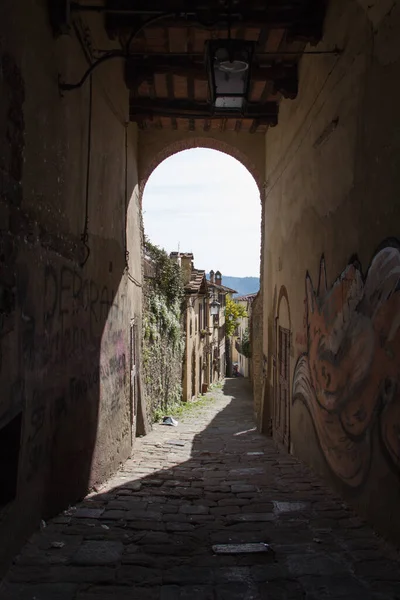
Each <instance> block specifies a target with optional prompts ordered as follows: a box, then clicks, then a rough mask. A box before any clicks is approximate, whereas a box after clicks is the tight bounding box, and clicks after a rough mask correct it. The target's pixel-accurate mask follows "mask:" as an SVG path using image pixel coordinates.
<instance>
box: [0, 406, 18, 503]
mask: <svg viewBox="0 0 400 600" xmlns="http://www.w3.org/2000/svg"><path fill="white" fill-rule="evenodd" d="M21 427H22V413H20V414H19V415H17V416H16V417H14V419H12V420H11V421H10V422H9V423H7V425H5V426H4V427H3V428H2V429H0V472H1V485H0V507H2V506H5V505H6V504H8V503H9V502H11V501H12V500H14V498H15V497H16V495H17V481H18V461H19V450H20V443H21Z"/></svg>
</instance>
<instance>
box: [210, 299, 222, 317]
mask: <svg viewBox="0 0 400 600" xmlns="http://www.w3.org/2000/svg"><path fill="white" fill-rule="evenodd" d="M220 308H221V305H220V303H219V302H218V301H217V300H215V298H214V299H213V301H212V302H211V304H210V313H211V315H212V316H217V315H219V311H220Z"/></svg>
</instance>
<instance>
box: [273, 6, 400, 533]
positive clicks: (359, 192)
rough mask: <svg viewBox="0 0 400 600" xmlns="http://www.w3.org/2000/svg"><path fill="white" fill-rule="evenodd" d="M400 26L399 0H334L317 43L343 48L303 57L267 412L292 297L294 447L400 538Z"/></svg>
mask: <svg viewBox="0 0 400 600" xmlns="http://www.w3.org/2000/svg"><path fill="white" fill-rule="evenodd" d="M384 6H386V8H385V9H384ZM399 23H400V6H399V3H398V2H375V3H374V2H368V3H366V2H362V1H361V0H359V1H356V0H352V1H349V0H335V1H332V2H331V3H330V5H329V10H328V15H327V20H326V25H325V35H324V39H323V41H322V43H321V44H320V45H319V47H317V49H329V48H333V47H335V46H338V47H339V48H344V53H343V54H342V55H340V56H334V55H318V56H304V57H303V59H302V62H301V68H300V89H299V96H298V98H297V99H296V100H295V101H284V102H282V104H281V108H280V115H279V125H278V127H276V128H275V129H273V130H270V131H269V132H268V134H267V136H266V165H267V177H266V179H267V186H266V192H265V206H264V214H265V229H264V239H265V247H264V252H263V297H264V300H263V304H264V324H265V328H264V344H263V345H264V353H265V354H266V355H267V359H268V360H267V389H266V396H267V400H266V403H265V406H264V413H265V414H266V413H268V412H269V418H270V419H273V416H274V415H273V414H272V409H273V406H274V399H276V397H277V396H276V395H277V389H278V388H277V373H278V372H279V365H278V364H277V363H278V362H279V360H278V348H277V338H276V331H277V325H278V324H279V319H280V318H281V317H280V314H278V311H279V306H282V304H280V301H279V299H280V298H283V297H284V298H285V302H287V309H285V310H286V313H287V314H288V315H289V316H285V317H284V320H285V323H286V324H284V325H282V326H283V327H286V326H289V327H290V332H291V337H290V351H289V362H290V396H289V408H290V431H289V440H290V447H291V450H292V452H294V453H295V454H296V455H298V456H299V457H300V458H302V459H304V460H305V461H306V462H308V463H309V464H311V465H312V466H313V467H314V468H315V469H316V470H317V471H318V472H319V473H321V474H322V475H323V476H324V477H326V478H327V479H328V480H329V481H330V483H331V484H332V485H334V486H335V487H336V488H337V489H339V490H340V492H341V493H342V494H343V495H344V496H345V497H346V498H347V499H348V500H349V501H351V502H352V503H353V504H354V505H355V506H356V507H357V508H358V510H359V511H360V512H361V513H362V514H364V515H366V516H367V517H368V518H369V519H370V520H371V521H372V522H374V523H375V525H376V526H377V527H378V528H379V529H380V530H381V531H383V532H385V533H386V534H388V535H390V536H391V537H392V538H394V539H396V540H397V541H399V540H400V521H399V519H398V518H397V513H398V503H399V500H400V486H399V467H400V447H399V441H398V439H399V438H398V434H399V431H400V395H399V390H400V381H399V373H400V349H399V339H400V332H399V330H398V324H399V314H400V301H399V298H400V297H399V292H398V283H399V265H400V258H399V257H400V254H399V250H398V242H397V241H396V240H395V239H394V238H397V239H398V238H399V236H400V234H399V229H398V223H399V218H400V203H399V200H398V199H399V194H400V169H399V156H400V154H399V146H400V130H399V127H398V122H399V119H398V101H397V98H398V96H399V92H400V79H399V76H398V75H399V69H400V41H399V37H398V27H399ZM389 238H392V239H391V240H390V239H389ZM322 256H324V261H323V262H321V257H322ZM307 273H308V277H307ZM286 313H285V314H286ZM277 319H278V321H277Z"/></svg>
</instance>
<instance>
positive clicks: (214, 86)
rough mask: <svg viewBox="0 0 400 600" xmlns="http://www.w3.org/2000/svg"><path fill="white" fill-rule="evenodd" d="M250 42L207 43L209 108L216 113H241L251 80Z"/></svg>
mask: <svg viewBox="0 0 400 600" xmlns="http://www.w3.org/2000/svg"><path fill="white" fill-rule="evenodd" d="M253 52H254V42H249V41H247V40H236V39H235V40H232V39H229V38H228V39H225V40H224V39H222V40H210V41H209V42H208V43H207V71H208V77H209V85H210V95H211V102H212V105H213V107H214V108H215V109H216V110H218V111H227V112H239V113H242V112H244V110H245V107H246V103H247V100H248V93H249V87H250V77H251V73H250V70H251V61H252V57H253Z"/></svg>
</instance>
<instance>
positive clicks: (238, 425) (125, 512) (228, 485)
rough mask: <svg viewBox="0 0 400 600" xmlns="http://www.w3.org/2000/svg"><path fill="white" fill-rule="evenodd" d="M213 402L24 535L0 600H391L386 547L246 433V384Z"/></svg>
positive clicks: (310, 478)
mask: <svg viewBox="0 0 400 600" xmlns="http://www.w3.org/2000/svg"><path fill="white" fill-rule="evenodd" d="M210 395H212V396H213V397H214V399H215V400H214V402H213V403H211V404H210V405H208V406H207V407H206V408H204V409H202V412H195V413H192V414H191V415H190V416H186V417H185V418H184V419H183V421H182V422H180V423H179V426H178V427H177V428H175V427H171V428H169V427H166V426H162V425H156V426H155V427H154V429H153V431H152V432H151V433H150V434H149V435H148V436H147V437H146V438H142V439H140V440H137V443H136V446H135V449H134V453H133V456H132V458H130V459H129V460H128V461H127V462H126V463H125V464H124V466H123V467H122V468H121V469H120V471H119V472H118V473H116V474H115V476H114V477H112V478H111V479H110V480H109V481H108V482H107V483H106V484H105V485H104V486H103V487H102V488H101V489H100V490H98V491H97V492H95V493H91V494H90V495H89V496H88V497H87V498H86V499H85V500H84V501H83V502H81V503H80V504H79V505H78V506H76V507H71V508H70V509H69V510H67V511H65V513H63V514H61V515H59V516H58V517H56V518H54V519H53V520H51V521H50V522H49V523H48V524H47V527H46V528H45V529H44V530H43V531H39V532H37V533H36V534H35V535H33V536H32V538H31V540H30V541H29V542H28V543H27V544H26V546H25V547H24V548H23V549H22V551H21V553H20V554H19V556H17V557H16V558H15V560H14V564H13V566H12V568H11V569H10V571H9V573H8V574H7V575H6V577H5V579H4V581H3V583H2V584H1V586H0V600H136V599H137V600H236V599H238V600H239V599H240V600H262V599H267V600H271V599H272V600H290V599H299V598H304V599H307V600H334V599H337V600H343V599H348V600H361V599H362V600H396V599H398V600H400V564H399V561H398V555H397V553H396V551H395V550H394V549H393V548H391V547H390V546H389V545H388V544H386V543H385V542H384V541H383V540H382V539H380V538H379V537H378V536H377V535H375V534H374V532H373V531H372V529H371V528H370V527H369V526H368V525H366V524H365V523H363V522H362V521H361V520H360V519H359V518H357V517H356V516H355V515H354V514H353V513H352V512H351V511H350V510H349V509H348V508H347V507H346V506H345V505H344V503H343V502H342V501H341V499H340V498H338V497H337V496H335V495H334V494H333V493H332V492H330V491H329V490H327V489H326V487H325V486H324V485H323V483H322V482H321V481H320V480H319V479H318V478H317V477H316V476H315V475H314V474H313V473H312V472H311V471H309V470H308V469H307V468H306V467H305V466H304V465H303V464H301V463H299V462H298V461H297V460H296V459H295V458H294V457H292V456H289V455H287V454H285V453H283V452H280V451H279V449H277V448H276V446H275V445H274V443H273V442H272V440H270V439H267V438H265V437H263V436H261V435H259V434H258V433H257V431H256V429H255V427H254V423H253V419H252V412H253V407H252V399H251V395H250V393H249V387H248V384H247V382H246V381H245V380H243V379H234V380H227V381H226V382H225V386H224V390H223V391H221V390H214V391H212V392H211V393H210ZM177 442H178V443H179V445H177ZM258 542H263V543H265V544H269V546H270V548H271V550H270V551H268V552H265V553H259V554H236V555H225V554H218V555H216V554H214V552H213V550H212V546H213V545H214V544H246V543H258Z"/></svg>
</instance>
